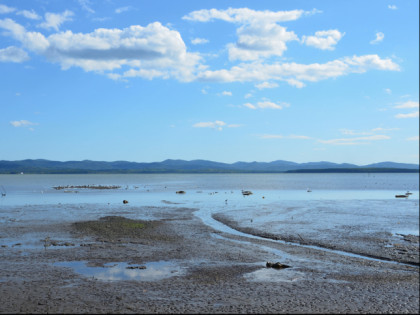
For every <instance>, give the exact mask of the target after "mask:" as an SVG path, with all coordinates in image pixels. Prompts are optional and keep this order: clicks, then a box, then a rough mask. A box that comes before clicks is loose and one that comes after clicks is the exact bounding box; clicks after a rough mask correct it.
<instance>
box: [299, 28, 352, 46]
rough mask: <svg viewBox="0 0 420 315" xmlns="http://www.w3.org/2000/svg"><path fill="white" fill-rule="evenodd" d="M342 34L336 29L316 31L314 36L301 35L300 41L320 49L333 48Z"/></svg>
mask: <svg viewBox="0 0 420 315" xmlns="http://www.w3.org/2000/svg"><path fill="white" fill-rule="evenodd" d="M344 35H345V33H341V32H340V31H338V30H328V31H318V32H315V35H314V36H303V37H302V43H304V44H306V45H308V46H312V47H315V48H319V49H322V50H334V49H335V47H334V46H335V45H337V43H338V41H339V40H340V39H341V38H342V37H343V36H344Z"/></svg>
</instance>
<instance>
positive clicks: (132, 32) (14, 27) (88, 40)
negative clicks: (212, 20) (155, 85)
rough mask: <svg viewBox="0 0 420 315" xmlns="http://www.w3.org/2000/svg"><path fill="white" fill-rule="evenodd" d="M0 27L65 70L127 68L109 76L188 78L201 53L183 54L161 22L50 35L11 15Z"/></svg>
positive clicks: (180, 43) (173, 33)
mask: <svg viewBox="0 0 420 315" xmlns="http://www.w3.org/2000/svg"><path fill="white" fill-rule="evenodd" d="M0 28H3V29H6V30H7V31H9V32H10V34H11V35H12V36H13V37H14V38H16V39H17V40H19V41H20V42H21V43H22V44H23V45H24V46H25V47H26V48H27V49H29V50H33V51H36V52H37V53H39V54H41V55H44V56H45V57H46V58H47V59H48V60H50V61H52V62H57V63H59V64H60V65H61V67H62V68H63V69H68V68H70V67H74V66H76V67H81V68H82V69H84V70H85V71H96V72H99V73H104V72H107V71H114V70H121V69H122V68H123V67H127V68H128V70H126V71H124V72H123V73H121V74H117V73H112V74H109V73H106V74H107V75H109V77H110V78H113V79H123V78H125V77H136V76H138V77H144V78H147V79H151V78H155V77H161V78H169V77H175V78H177V79H179V80H182V81H189V80H192V79H193V78H194V76H193V73H194V71H197V70H198V69H201V68H199V67H200V65H199V61H200V60H201V57H200V56H199V55H198V54H195V53H189V52H187V49H186V46H185V43H184V42H183V40H182V38H181V35H180V34H179V33H178V32H177V31H174V30H170V29H169V28H167V27H165V26H163V25H161V24H160V23H159V22H155V23H151V24H149V25H147V26H146V27H142V26H140V25H133V26H130V27H128V28H124V29H116V28H115V29H105V28H100V29H96V30H94V31H93V32H91V33H73V32H72V31H65V32H60V33H55V34H52V35H50V36H48V37H45V36H44V35H43V34H41V33H39V32H28V31H26V30H25V28H24V27H23V26H21V25H19V24H17V23H16V22H14V21H13V20H11V19H4V20H0Z"/></svg>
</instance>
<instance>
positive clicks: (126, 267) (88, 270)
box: [53, 261, 183, 281]
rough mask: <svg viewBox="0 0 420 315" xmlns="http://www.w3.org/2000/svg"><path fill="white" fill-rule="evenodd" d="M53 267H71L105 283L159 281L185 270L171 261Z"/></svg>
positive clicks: (60, 264) (73, 263)
mask: <svg viewBox="0 0 420 315" xmlns="http://www.w3.org/2000/svg"><path fill="white" fill-rule="evenodd" d="M53 265H54V266H60V267H69V268H72V269H73V270H74V271H75V272H76V273H79V274H82V275H84V276H86V277H92V278H95V279H98V280H104V281H119V280H137V281H157V280H162V279H166V278H170V277H173V276H178V275H182V274H183V269H182V268H181V267H180V266H179V265H177V264H175V263H173V262H169V261H157V262H149V263H146V264H143V265H136V264H128V263H125V262H119V263H107V264H104V265H103V266H88V262H86V261H67V262H58V263H54V264H53Z"/></svg>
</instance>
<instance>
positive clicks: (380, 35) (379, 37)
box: [370, 32, 385, 44]
mask: <svg viewBox="0 0 420 315" xmlns="http://www.w3.org/2000/svg"><path fill="white" fill-rule="evenodd" d="M384 38H385V34H384V33H382V32H377V33H376V38H375V39H374V40H371V41H370V43H371V44H377V43H380V42H382V41H383V40H384Z"/></svg>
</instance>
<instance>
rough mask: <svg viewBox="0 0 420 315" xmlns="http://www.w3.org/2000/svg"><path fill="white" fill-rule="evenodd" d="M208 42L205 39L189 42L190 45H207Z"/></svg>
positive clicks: (195, 39)
mask: <svg viewBox="0 0 420 315" xmlns="http://www.w3.org/2000/svg"><path fill="white" fill-rule="evenodd" d="M208 42H209V40H208V39H205V38H194V39H192V40H191V44H193V45H200V44H207V43H208Z"/></svg>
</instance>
